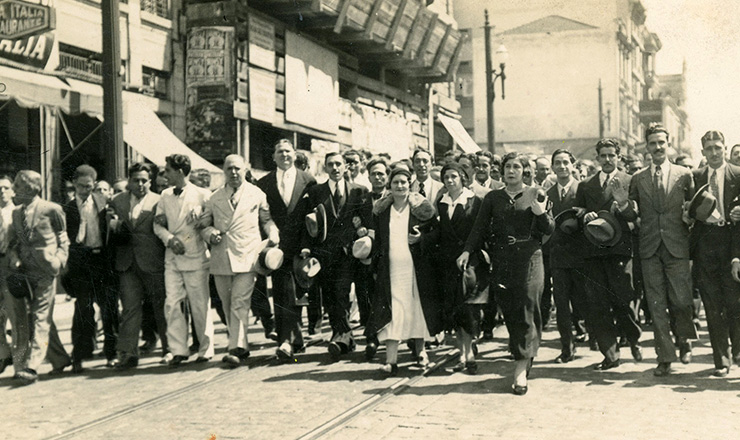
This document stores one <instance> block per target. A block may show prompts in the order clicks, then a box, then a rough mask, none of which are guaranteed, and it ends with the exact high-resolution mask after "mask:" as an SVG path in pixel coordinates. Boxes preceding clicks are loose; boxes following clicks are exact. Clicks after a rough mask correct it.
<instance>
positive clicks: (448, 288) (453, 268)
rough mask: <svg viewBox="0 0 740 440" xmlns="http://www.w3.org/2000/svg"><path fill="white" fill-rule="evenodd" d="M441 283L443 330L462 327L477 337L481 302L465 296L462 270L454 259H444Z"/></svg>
mask: <svg viewBox="0 0 740 440" xmlns="http://www.w3.org/2000/svg"><path fill="white" fill-rule="evenodd" d="M441 266H442V272H441V276H442V278H441V279H442V280H443V282H442V285H443V289H444V290H443V295H444V301H443V304H444V309H443V319H444V330H446V331H452V330H457V329H463V330H465V332H467V333H468V334H471V335H473V337H477V336H478V334H479V333H480V321H481V308H482V304H483V303H482V302H481V301H477V298H473V299H472V300H471V299H470V298H465V296H464V294H463V289H462V272H461V271H460V269H458V268H457V264H456V262H455V260H449V261H445V262H444V263H443V264H442V265H441Z"/></svg>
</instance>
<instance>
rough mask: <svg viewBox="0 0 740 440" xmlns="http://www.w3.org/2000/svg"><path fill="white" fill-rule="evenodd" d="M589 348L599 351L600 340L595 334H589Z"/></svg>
mask: <svg viewBox="0 0 740 440" xmlns="http://www.w3.org/2000/svg"><path fill="white" fill-rule="evenodd" d="M588 349H589V350H591V351H599V341H597V340H596V338H594V336H593V335H589V336H588Z"/></svg>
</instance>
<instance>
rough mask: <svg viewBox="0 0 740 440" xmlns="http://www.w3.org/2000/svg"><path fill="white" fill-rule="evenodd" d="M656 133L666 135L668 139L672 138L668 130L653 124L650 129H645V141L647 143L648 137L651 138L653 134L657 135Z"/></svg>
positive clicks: (649, 126)
mask: <svg viewBox="0 0 740 440" xmlns="http://www.w3.org/2000/svg"><path fill="white" fill-rule="evenodd" d="M656 133H665V138H666V139H670V137H671V135H670V134H668V130H666V128H665V127H663V126H662V125H660V124H655V123H653V124H650V125H648V127H647V128H646V129H645V141H646V142H647V140H648V136H650V135H651V134H656Z"/></svg>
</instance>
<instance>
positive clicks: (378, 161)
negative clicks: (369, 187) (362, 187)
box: [366, 157, 391, 174]
mask: <svg viewBox="0 0 740 440" xmlns="http://www.w3.org/2000/svg"><path fill="white" fill-rule="evenodd" d="M375 165H383V166H384V167H385V173H386V174H388V173H390V171H391V167H390V165H388V161H386V160H385V159H384V158H382V157H376V158H374V159H370V162H368V163H367V167H366V168H367V172H368V173H369V172H370V170H371V169H372V168H373V167H374V166H375Z"/></svg>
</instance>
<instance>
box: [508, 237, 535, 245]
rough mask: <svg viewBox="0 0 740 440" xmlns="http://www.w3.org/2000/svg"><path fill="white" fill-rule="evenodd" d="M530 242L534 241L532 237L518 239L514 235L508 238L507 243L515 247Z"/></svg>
mask: <svg viewBox="0 0 740 440" xmlns="http://www.w3.org/2000/svg"><path fill="white" fill-rule="evenodd" d="M528 241H532V237H527V238H517V237H514V236H513V235H509V236H508V237H506V242H507V243H508V244H509V246H513V245H515V244H517V243H526V242H528Z"/></svg>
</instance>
